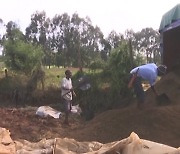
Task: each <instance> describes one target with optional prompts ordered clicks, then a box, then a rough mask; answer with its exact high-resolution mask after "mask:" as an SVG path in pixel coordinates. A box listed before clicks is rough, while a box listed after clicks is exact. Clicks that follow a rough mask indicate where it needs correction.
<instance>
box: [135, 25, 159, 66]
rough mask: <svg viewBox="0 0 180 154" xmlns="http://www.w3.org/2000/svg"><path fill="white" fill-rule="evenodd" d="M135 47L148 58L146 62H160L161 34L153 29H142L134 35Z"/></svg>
mask: <svg viewBox="0 0 180 154" xmlns="http://www.w3.org/2000/svg"><path fill="white" fill-rule="evenodd" d="M134 37H135V39H134V42H133V43H134V47H136V50H137V51H138V52H139V53H140V54H142V55H144V56H145V57H146V62H147V63H149V62H155V63H158V62H160V49H159V46H160V34H159V32H158V31H156V30H153V29H152V28H145V29H142V30H141V31H140V32H137V33H134Z"/></svg>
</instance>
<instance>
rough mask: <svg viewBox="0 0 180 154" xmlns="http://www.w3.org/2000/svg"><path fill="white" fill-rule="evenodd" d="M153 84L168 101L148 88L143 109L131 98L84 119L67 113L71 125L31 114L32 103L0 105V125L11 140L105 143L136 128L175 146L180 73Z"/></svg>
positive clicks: (179, 137)
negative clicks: (161, 101)
mask: <svg viewBox="0 0 180 154" xmlns="http://www.w3.org/2000/svg"><path fill="white" fill-rule="evenodd" d="M155 88H156V89H157V91H158V92H159V93H161V92H165V93H166V94H167V95H168V96H169V98H170V100H171V104H170V105H168V106H157V104H156V101H155V99H154V96H153V93H152V91H151V90H148V91H147V92H146V94H147V101H146V107H145V108H144V109H143V110H139V109H137V108H136V104H135V102H132V103H131V105H130V106H128V107H126V108H123V109H122V108H121V109H115V110H109V111H106V112H104V113H101V114H99V115H97V116H96V117H95V118H94V119H93V120H91V121H88V122H86V121H83V119H81V118H80V117H77V116H71V118H70V123H71V126H64V125H63V124H62V121H63V118H62V119H53V118H51V117H47V118H42V117H39V116H37V115H35V111H36V109H37V108H35V107H34V108H32V107H28V108H17V109H16V108H0V117H1V120H0V127H4V128H6V129H8V130H9V131H10V132H11V138H12V139H13V140H18V139H25V140H28V141H31V142H37V141H40V140H41V139H43V138H46V139H51V138H64V137H66V138H73V139H75V140H77V141H98V142H101V143H108V142H112V141H117V140H121V139H123V138H126V137H127V136H129V134H131V132H136V133H137V134H138V135H139V136H141V138H144V139H147V140H150V141H154V142H158V143H162V144H166V145H169V146H173V147H179V146H180V131H179V130H180V95H179V94H180V73H179V72H171V73H169V74H167V75H166V76H165V77H163V78H162V79H161V80H160V81H159V82H158V83H157V84H156V87H155Z"/></svg>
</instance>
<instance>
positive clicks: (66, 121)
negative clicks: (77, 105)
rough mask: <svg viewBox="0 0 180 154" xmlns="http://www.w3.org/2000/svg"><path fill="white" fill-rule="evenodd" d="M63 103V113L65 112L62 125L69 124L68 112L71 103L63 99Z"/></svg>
mask: <svg viewBox="0 0 180 154" xmlns="http://www.w3.org/2000/svg"><path fill="white" fill-rule="evenodd" d="M63 103H64V111H65V119H64V124H69V112H70V109H71V101H68V100H65V99H64V101H63Z"/></svg>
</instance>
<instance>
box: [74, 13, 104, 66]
mask: <svg viewBox="0 0 180 154" xmlns="http://www.w3.org/2000/svg"><path fill="white" fill-rule="evenodd" d="M71 24H72V34H73V47H74V49H75V52H76V54H75V55H76V56H77V57H76V58H77V60H78V66H79V67H80V69H81V68H82V66H88V65H89V64H90V63H91V61H93V60H94V59H96V58H97V57H98V56H99V55H100V53H99V51H100V46H101V41H102V39H103V33H102V32H101V30H100V28H99V27H97V26H96V27H94V26H93V25H92V22H91V20H90V18H89V17H86V18H85V19H84V18H80V17H79V16H78V14H76V13H75V14H73V15H72V18H71ZM75 62H76V61H75Z"/></svg>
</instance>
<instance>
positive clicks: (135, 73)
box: [128, 63, 167, 109]
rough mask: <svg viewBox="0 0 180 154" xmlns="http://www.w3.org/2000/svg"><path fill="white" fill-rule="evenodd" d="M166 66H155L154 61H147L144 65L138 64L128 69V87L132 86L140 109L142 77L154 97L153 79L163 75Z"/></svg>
mask: <svg viewBox="0 0 180 154" xmlns="http://www.w3.org/2000/svg"><path fill="white" fill-rule="evenodd" d="M166 70H167V67H166V66H165V65H160V66H157V65H156V64H154V63H149V64H145V65H141V66H138V67H136V68H134V69H132V70H131V71H130V74H131V78H130V81H129V83H128V88H131V87H133V88H134V92H135V94H136V97H137V99H138V103H137V107H138V108H139V109H142V107H143V104H144V101H145V94H144V90H143V87H142V79H143V80H146V81H148V82H149V83H150V86H151V89H152V91H153V93H154V94H155V96H156V97H158V94H157V92H156V90H155V88H154V85H155V81H156V79H157V77H158V76H163V75H165V74H166Z"/></svg>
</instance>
